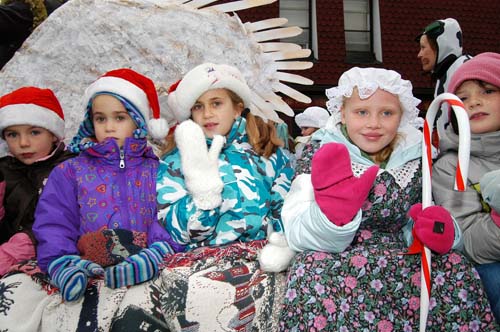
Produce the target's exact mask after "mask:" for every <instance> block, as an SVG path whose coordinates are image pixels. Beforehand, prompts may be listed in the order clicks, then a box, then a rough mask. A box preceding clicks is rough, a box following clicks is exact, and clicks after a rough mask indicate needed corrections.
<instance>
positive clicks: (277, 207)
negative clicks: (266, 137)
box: [267, 150, 294, 232]
mask: <svg viewBox="0 0 500 332" xmlns="http://www.w3.org/2000/svg"><path fill="white" fill-rule="evenodd" d="M272 163H273V164H274V169H275V170H276V173H275V177H274V180H273V184H272V188H271V204H270V207H271V208H270V210H269V213H268V214H267V217H268V219H269V222H270V223H271V225H272V226H273V229H274V230H275V231H277V232H283V222H282V219H281V211H282V209H283V202H284V200H285V196H286V195H287V193H288V191H289V190H290V185H291V182H292V178H293V175H294V170H293V168H292V166H291V163H290V159H289V158H288V157H287V156H286V155H285V154H284V153H283V152H282V151H281V150H278V151H277V153H276V154H275V160H273V161H272Z"/></svg>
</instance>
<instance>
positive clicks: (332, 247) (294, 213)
mask: <svg viewBox="0 0 500 332" xmlns="http://www.w3.org/2000/svg"><path fill="white" fill-rule="evenodd" d="M361 217H362V213H361V210H359V211H358V213H357V214H356V216H355V217H354V219H353V221H351V222H350V223H348V224H347V225H344V226H337V225H335V224H334V223H332V222H330V221H329V220H328V218H327V217H326V216H325V215H324V214H323V212H321V210H320V208H319V206H318V204H316V201H315V200H314V190H313V186H312V183H311V175H310V174H301V175H298V176H297V177H296V178H295V180H294V181H293V182H292V188H291V189H290V192H289V194H288V196H287V197H286V199H285V203H284V205H283V212H282V218H283V224H284V227H285V234H286V238H287V241H288V244H289V246H290V248H291V249H293V250H295V251H304V250H318V251H328V252H342V251H344V250H345V249H346V248H347V247H348V246H349V245H350V244H351V242H352V240H353V239H354V236H355V235H356V232H357V230H358V228H359V225H360V223H361V219H362V218H361Z"/></svg>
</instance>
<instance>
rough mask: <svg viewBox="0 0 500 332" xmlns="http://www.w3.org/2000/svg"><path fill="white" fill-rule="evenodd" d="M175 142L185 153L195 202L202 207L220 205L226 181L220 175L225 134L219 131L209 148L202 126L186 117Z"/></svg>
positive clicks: (183, 159) (185, 169)
mask: <svg viewBox="0 0 500 332" xmlns="http://www.w3.org/2000/svg"><path fill="white" fill-rule="evenodd" d="M175 142H176V144H177V148H178V149H179V153H180V155H181V164H182V165H181V167H182V172H183V173H184V180H185V182H186V188H187V190H188V191H189V192H190V193H191V195H192V196H193V201H194V204H195V205H196V206H197V207H198V208H199V209H202V210H212V209H214V208H216V207H218V206H220V205H221V204H222V189H223V187H224V183H223V182H222V179H221V177H220V175H219V154H220V151H221V149H222V147H223V146H224V143H225V138H224V137H223V136H220V135H215V136H214V138H213V140H212V146H211V147H210V150H208V148H207V143H206V138H205V134H204V133H203V130H202V129H201V127H200V126H199V125H198V124H196V123H195V122H193V121H191V120H186V121H184V122H182V123H181V124H180V125H178V126H177V128H176V129H175Z"/></svg>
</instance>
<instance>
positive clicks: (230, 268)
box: [0, 241, 286, 332]
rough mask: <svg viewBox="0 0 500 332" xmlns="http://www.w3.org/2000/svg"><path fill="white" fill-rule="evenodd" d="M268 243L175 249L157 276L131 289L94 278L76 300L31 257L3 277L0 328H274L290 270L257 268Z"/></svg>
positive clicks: (27, 329)
mask: <svg viewBox="0 0 500 332" xmlns="http://www.w3.org/2000/svg"><path fill="white" fill-rule="evenodd" d="M264 244H265V241H254V242H249V243H235V244H232V245H229V246H224V247H211V248H199V249H196V250H194V251H191V252H187V253H178V254H175V255H172V256H169V257H168V258H167V259H166V260H165V262H164V263H165V266H164V269H163V270H162V273H161V274H160V276H159V277H158V278H157V279H155V280H152V281H149V282H146V283H143V284H140V285H136V286H133V287H130V288H120V289H115V290H113V289H109V288H107V287H105V286H104V284H103V281H102V280H91V281H90V282H89V285H88V287H87V290H86V293H85V296H84V297H83V298H82V299H80V300H79V301H77V302H75V303H65V302H62V299H61V296H60V295H59V290H58V289H57V288H55V287H54V286H52V285H50V284H49V283H48V279H47V276H46V275H45V274H44V273H42V272H41V271H40V270H39V269H38V267H37V266H36V262H33V261H28V262H25V263H23V264H20V265H19V266H17V267H16V268H15V269H14V270H13V271H11V272H10V273H9V274H8V275H7V276H5V277H4V278H3V279H0V331H2V332H3V331H16V332H18V331H80V332H81V331H185V332H188V331H189V332H191V331H193V332H194V331H276V330H277V324H278V316H279V311H280V308H281V304H282V300H283V297H284V289H285V284H286V274H285V273H265V272H263V271H261V270H260V268H259V263H258V261H257V252H258V250H260V249H261V248H262V247H263V245H264Z"/></svg>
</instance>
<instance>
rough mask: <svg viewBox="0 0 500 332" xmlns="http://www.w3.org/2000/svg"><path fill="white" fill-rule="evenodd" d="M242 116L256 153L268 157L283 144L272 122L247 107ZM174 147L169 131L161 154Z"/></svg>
mask: <svg viewBox="0 0 500 332" xmlns="http://www.w3.org/2000/svg"><path fill="white" fill-rule="evenodd" d="M225 90H226V91H227V92H228V94H229V98H230V99H231V102H232V103H233V105H238V104H242V105H243V104H244V103H243V99H241V98H240V96H238V95H237V94H236V93H234V92H233V91H231V90H229V89H225ZM242 116H243V117H245V118H246V122H247V124H246V128H245V129H246V132H247V135H248V141H249V143H250V145H251V146H252V148H253V149H254V151H255V152H256V153H257V154H258V155H260V156H264V157H266V158H269V157H270V156H271V155H272V154H273V153H275V152H276V151H277V150H278V148H279V147H282V146H283V141H282V140H281V139H280V138H279V137H278V134H277V131H276V127H275V125H274V122H272V121H268V122H267V123H266V122H265V121H264V120H263V119H262V118H260V117H258V116H255V115H253V114H252V113H250V112H249V111H248V110H247V109H245V110H244V111H243V114H242ZM175 147H176V144H175V139H174V133H173V131H171V132H170V133H169V134H168V135H167V137H166V139H165V143H164V145H163V147H162V148H161V155H162V156H163V155H165V154H167V153H169V152H171V151H172V150H173V149H174V148H175Z"/></svg>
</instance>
